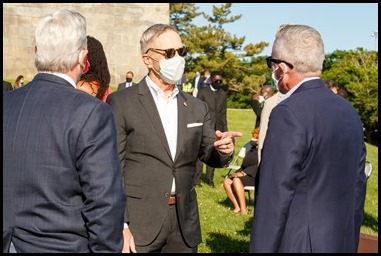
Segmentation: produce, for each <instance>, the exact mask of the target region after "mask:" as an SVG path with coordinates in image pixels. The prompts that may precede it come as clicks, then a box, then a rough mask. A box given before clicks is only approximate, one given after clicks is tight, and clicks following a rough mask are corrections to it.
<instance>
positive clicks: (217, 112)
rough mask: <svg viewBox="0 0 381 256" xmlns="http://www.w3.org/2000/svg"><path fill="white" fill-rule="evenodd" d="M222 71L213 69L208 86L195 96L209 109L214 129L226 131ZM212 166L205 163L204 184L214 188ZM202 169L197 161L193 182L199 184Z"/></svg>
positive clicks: (201, 165) (225, 107) (225, 106)
mask: <svg viewBox="0 0 381 256" xmlns="http://www.w3.org/2000/svg"><path fill="white" fill-rule="evenodd" d="M222 78H223V76H222V72H220V71H213V72H212V73H211V74H210V85H208V87H205V88H203V89H202V90H199V91H198V93H197V96H196V97H197V98H199V99H200V100H202V101H204V102H205V103H206V104H207V105H208V107H209V111H210V116H211V118H212V123H213V128H214V130H220V131H227V130H228V122H227V117H226V111H227V105H226V97H227V96H226V92H225V91H224V90H222V89H221V88H222V87H221V86H222ZM214 169H215V168H214V167H212V166H209V165H206V184H207V185H208V186H210V187H211V188H214V187H215V186H214ZM202 170H203V163H202V161H200V160H198V161H197V166H196V175H195V178H194V183H195V184H196V185H201V176H202Z"/></svg>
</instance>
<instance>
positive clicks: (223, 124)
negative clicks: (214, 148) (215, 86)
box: [197, 86, 228, 132]
mask: <svg viewBox="0 0 381 256" xmlns="http://www.w3.org/2000/svg"><path fill="white" fill-rule="evenodd" d="M197 98H199V99H201V100H202V101H204V102H206V104H207V105H208V107H209V111H210V116H211V118H212V123H213V127H214V129H215V130H220V131H221V132H226V131H227V130H228V123H227V117H226V110H227V105H226V92H225V91H224V90H222V89H219V90H218V91H216V92H215V91H212V89H211V88H210V86H208V87H205V88H203V89H201V90H199V91H198V93H197Z"/></svg>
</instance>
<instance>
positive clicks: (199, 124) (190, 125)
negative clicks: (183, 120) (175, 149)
mask: <svg viewBox="0 0 381 256" xmlns="http://www.w3.org/2000/svg"><path fill="white" fill-rule="evenodd" d="M201 125H203V123H191V124H187V128H191V127H196V126H201Z"/></svg>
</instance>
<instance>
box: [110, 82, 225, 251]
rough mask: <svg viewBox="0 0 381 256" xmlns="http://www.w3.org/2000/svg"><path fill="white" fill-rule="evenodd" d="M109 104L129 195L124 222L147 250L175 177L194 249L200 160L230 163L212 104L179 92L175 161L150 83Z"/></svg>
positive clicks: (182, 216) (197, 229) (179, 207)
mask: <svg viewBox="0 0 381 256" xmlns="http://www.w3.org/2000/svg"><path fill="white" fill-rule="evenodd" d="M107 103H109V104H110V105H111V107H112V109H113V111H114V114H115V118H116V124H117V132H118V149H119V155H120V160H121V164H122V168H123V176H124V186H125V190H126V193H127V207H126V215H125V218H126V221H127V222H128V223H129V228H130V229H131V232H132V234H133V236H134V239H135V242H136V244H137V245H147V244H149V243H151V242H152V241H153V240H154V239H155V238H156V236H157V234H158V233H159V231H160V228H161V227H162V224H163V222H164V218H165V216H166V214H167V210H168V207H169V205H168V200H169V198H168V197H169V195H170V192H171V187H172V180H173V177H174V178H175V180H176V197H177V211H178V216H179V225H180V227H181V232H182V234H183V236H184V239H185V241H186V243H187V244H188V245H189V246H190V247H194V246H196V245H198V244H199V243H200V242H201V230H200V220H199V215H198V203H197V195H196V190H195V188H194V184H193V176H194V174H195V171H196V161H197V158H198V157H200V159H201V160H203V161H205V162H206V163H208V164H209V165H212V166H214V167H221V166H224V165H226V164H228V162H229V160H231V157H229V156H226V155H220V154H219V153H218V151H216V150H215V149H214V146H213V143H214V141H215V133H214V129H213V125H212V120H211V118H210V115H209V112H208V107H207V105H206V104H205V103H203V102H202V101H200V100H199V99H197V98H195V97H193V96H192V95H190V94H188V93H184V92H182V91H180V92H179V94H178V95H177V105H178V136H177V140H178V141H177V152H176V156H175V160H174V161H173V160H172V157H171V153H170V149H169V145H168V142H167V139H166V135H165V132H164V128H163V125H162V122H161V119H160V115H159V112H158V110H157V108H156V104H155V102H154V99H153V97H152V94H151V92H150V90H149V88H148V86H147V84H146V79H143V80H142V81H141V82H140V83H139V85H138V86H134V87H129V88H127V89H126V90H121V91H116V92H114V93H112V94H110V95H109V97H108V98H107Z"/></svg>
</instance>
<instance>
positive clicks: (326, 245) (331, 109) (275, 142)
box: [250, 25, 366, 253]
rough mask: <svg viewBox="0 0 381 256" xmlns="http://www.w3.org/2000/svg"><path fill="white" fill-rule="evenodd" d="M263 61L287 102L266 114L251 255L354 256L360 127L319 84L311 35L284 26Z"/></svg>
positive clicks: (318, 48)
mask: <svg viewBox="0 0 381 256" xmlns="http://www.w3.org/2000/svg"><path fill="white" fill-rule="evenodd" d="M266 60H267V64H268V66H269V68H271V69H272V71H273V73H272V77H273V80H274V82H275V84H276V85H277V88H278V89H279V91H280V92H281V93H283V94H285V95H284V96H283V98H281V102H280V103H278V104H277V106H275V107H274V108H273V110H272V112H271V114H270V119H269V126H268V130H267V133H266V138H265V141H264V146H263V151H262V159H261V162H260V166H259V172H258V174H257V175H259V182H258V185H257V187H256V189H255V191H256V193H257V197H256V200H257V202H256V206H255V208H254V209H255V212H254V220H253V226H252V233H251V241H250V252H254V253H256V252H281V253H291V252H292V253H306V252H310V253H315V252H318V253H319V252H330V253H333V252H336V253H355V252H357V247H358V241H359V233H360V227H361V223H362V219H363V211H364V201H365V194H366V177H365V173H364V166H365V158H366V149H365V144H364V139H363V138H364V136H363V130H362V123H361V120H360V118H359V116H358V114H357V113H356V111H355V109H354V108H353V107H352V105H351V104H350V103H349V102H348V101H347V100H345V99H343V98H342V97H339V96H337V95H335V94H333V93H332V92H331V91H330V90H329V89H327V88H326V86H325V85H324V83H323V81H322V80H321V79H320V75H321V70H322V67H323V61H324V46H323V41H322V39H321V36H320V34H319V32H317V31H316V30H315V29H313V28H311V27H309V26H305V25H282V26H281V27H280V28H279V29H278V32H277V35H276V38H275V41H274V43H273V48H272V55H271V56H270V57H268V58H267V59H266Z"/></svg>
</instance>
